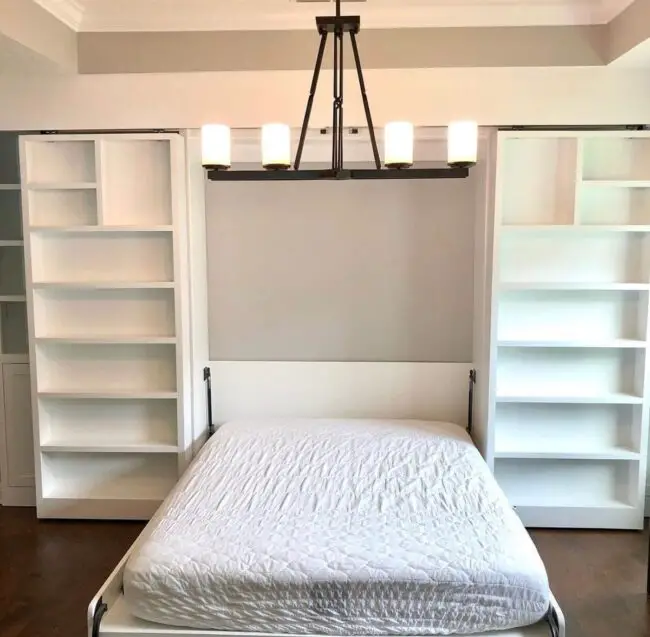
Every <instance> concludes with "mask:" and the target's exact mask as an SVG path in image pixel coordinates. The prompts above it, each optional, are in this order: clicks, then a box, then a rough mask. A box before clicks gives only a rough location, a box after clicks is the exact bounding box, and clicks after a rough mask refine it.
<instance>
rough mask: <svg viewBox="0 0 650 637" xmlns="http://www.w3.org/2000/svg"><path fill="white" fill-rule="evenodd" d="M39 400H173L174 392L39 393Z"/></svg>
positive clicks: (176, 394) (175, 394) (176, 393)
mask: <svg viewBox="0 0 650 637" xmlns="http://www.w3.org/2000/svg"><path fill="white" fill-rule="evenodd" d="M38 397H39V398H62V399H69V400H175V399H176V398H178V392H175V391H124V392H110V391H108V392H101V391H94V392H93V391H88V392H84V391H81V392H75V391H39V392H38Z"/></svg>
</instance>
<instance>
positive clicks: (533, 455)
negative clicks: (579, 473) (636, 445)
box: [494, 448, 641, 462]
mask: <svg viewBox="0 0 650 637" xmlns="http://www.w3.org/2000/svg"><path fill="white" fill-rule="evenodd" d="M494 457H495V458H501V459H504V460H508V459H510V460H517V459H520V460H558V461H562V460H584V461H586V462H588V461H590V460H621V461H639V460H640V458H641V454H640V453H638V452H635V451H629V450H626V449H617V448H613V449H603V450H602V451H551V450H547V451H526V450H520V451H517V450H514V449H513V450H509V451H499V450H498V449H497V450H496V451H495V452H494Z"/></svg>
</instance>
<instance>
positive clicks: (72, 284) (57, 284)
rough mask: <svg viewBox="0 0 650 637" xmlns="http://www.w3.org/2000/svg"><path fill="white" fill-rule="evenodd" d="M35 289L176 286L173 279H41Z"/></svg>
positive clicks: (152, 288) (166, 287)
mask: <svg viewBox="0 0 650 637" xmlns="http://www.w3.org/2000/svg"><path fill="white" fill-rule="evenodd" d="M33 287H34V289H36V290H44V289H54V290H56V289H61V290H139V289H142V290H158V289H170V288H173V287H174V282H173V281H95V282H90V281H40V282H37V283H34V284H33Z"/></svg>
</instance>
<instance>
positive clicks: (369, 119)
mask: <svg viewBox="0 0 650 637" xmlns="http://www.w3.org/2000/svg"><path fill="white" fill-rule="evenodd" d="M350 39H351V40H352V52H353V53H354V62H355V65H356V67H357V76H358V78H359V88H360V89H361V99H362V100H363V108H364V110H365V112H366V123H367V124H368V132H369V133H370V144H371V145H372V154H373V156H374V158H375V166H376V168H377V170H380V169H381V159H380V158H379V150H378V148H377V138H376V137H375V129H374V127H373V125H372V115H371V114H370V104H369V103H368V95H367V94H366V83H365V82H364V81H363V71H362V69H361V58H360V57H359V47H358V46H357V38H356V36H355V34H354V32H353V31H350Z"/></svg>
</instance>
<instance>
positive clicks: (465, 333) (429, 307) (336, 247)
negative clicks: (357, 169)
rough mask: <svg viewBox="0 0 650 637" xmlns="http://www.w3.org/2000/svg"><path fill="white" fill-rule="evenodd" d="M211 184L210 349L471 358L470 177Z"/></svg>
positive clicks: (247, 356) (300, 355)
mask: <svg viewBox="0 0 650 637" xmlns="http://www.w3.org/2000/svg"><path fill="white" fill-rule="evenodd" d="M206 195H207V196H206V208H207V241H208V286H209V314H210V316H209V319H210V358H211V359H212V360H307V361H310V360H311V361H434V362H444V361H449V362H468V361H471V360H472V309H473V284H474V282H473V248H474V215H475V209H476V184H475V181H474V179H473V178H472V177H470V178H469V179H467V180H442V181H391V182H382V181H379V182H377V181H368V182H337V183H331V182H329V183H328V182H303V183H299V182H274V183H259V182H248V183H214V182H209V183H208V184H207V193H206Z"/></svg>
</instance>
